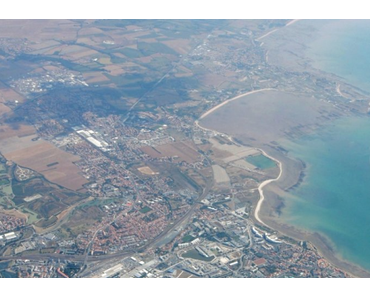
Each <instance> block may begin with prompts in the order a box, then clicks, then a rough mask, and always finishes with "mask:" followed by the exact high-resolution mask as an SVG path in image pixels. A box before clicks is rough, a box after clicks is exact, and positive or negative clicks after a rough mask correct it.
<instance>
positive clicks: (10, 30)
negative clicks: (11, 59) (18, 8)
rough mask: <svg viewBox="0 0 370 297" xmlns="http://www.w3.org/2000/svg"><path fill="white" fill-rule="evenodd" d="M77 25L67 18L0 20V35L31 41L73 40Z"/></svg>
mask: <svg viewBox="0 0 370 297" xmlns="http://www.w3.org/2000/svg"><path fill="white" fill-rule="evenodd" d="M79 27H80V26H79V25H78V24H77V23H75V22H73V21H68V20H1V21H0V37H2V38H24V37H25V36H27V38H28V39H30V40H33V41H42V40H53V39H55V38H57V39H59V40H75V38H76V36H77V30H78V29H79Z"/></svg>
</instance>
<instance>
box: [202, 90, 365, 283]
mask: <svg viewBox="0 0 370 297" xmlns="http://www.w3.org/2000/svg"><path fill="white" fill-rule="evenodd" d="M269 90H274V89H271V88H268V89H260V90H255V91H251V92H247V93H244V94H241V95H238V96H236V97H233V98H231V99H228V100H226V101H224V102H222V103H220V104H218V105H216V106H215V107H213V108H211V109H210V110H208V111H206V112H205V113H204V114H202V115H201V116H200V117H199V118H198V120H196V121H195V125H196V126H198V127H199V128H200V129H203V130H205V131H210V132H213V133H216V134H223V135H225V136H226V137H227V138H228V139H229V140H230V141H231V142H233V143H234V144H237V145H245V144H244V143H243V144H240V141H238V142H236V141H235V140H234V139H233V137H232V136H230V135H229V134H227V133H224V132H220V131H217V130H214V129H209V128H206V127H203V126H202V125H200V123H199V121H200V120H202V119H204V118H205V117H207V116H208V115H210V114H212V113H213V112H215V111H216V110H218V109H219V108H221V107H222V106H225V105H226V104H227V103H229V102H232V101H234V100H237V99H241V98H243V97H246V96H248V95H251V94H254V93H258V92H262V91H269ZM259 144H260V145H259V146H258V147H254V148H255V149H257V150H259V151H260V152H261V153H262V154H263V155H265V156H266V157H268V158H270V159H272V160H274V161H275V162H277V164H279V169H280V170H279V175H278V176H277V177H276V178H274V179H269V180H266V181H263V182H262V183H261V184H260V185H259V186H258V192H259V199H258V202H257V204H256V206H255V209H254V212H253V218H254V220H255V221H256V222H258V223H260V224H262V225H264V226H266V227H268V228H270V229H272V230H274V231H277V232H278V233H280V234H281V235H283V236H288V237H291V238H293V239H295V240H296V241H308V242H309V243H311V244H312V245H313V246H314V248H315V249H316V250H317V251H318V253H319V254H320V255H321V256H322V257H324V258H325V259H326V260H328V261H329V262H330V263H332V264H333V265H334V266H336V267H338V268H340V269H342V270H343V271H346V272H347V273H348V274H349V275H350V276H352V277H370V272H368V271H366V270H364V269H363V268H361V267H359V266H357V265H356V264H354V263H350V262H348V261H346V260H344V259H341V258H340V257H339V255H338V254H336V253H335V251H334V249H333V246H334V245H333V244H332V243H331V242H330V241H329V239H328V238H326V237H325V236H323V235H322V234H319V233H316V232H315V233H312V232H309V231H305V230H301V229H298V228H297V227H295V226H292V225H288V224H286V223H283V222H281V221H279V220H278V219H277V218H276V216H274V215H272V214H273V212H274V210H276V203H277V201H278V198H279V195H278V194H277V193H276V192H277V190H278V191H280V193H282V192H284V193H288V192H286V191H287V190H288V189H290V188H292V187H294V186H295V185H297V184H298V183H299V182H300V179H301V174H302V172H303V170H304V169H305V164H303V163H301V161H299V160H292V159H290V158H289V157H287V156H286V154H285V153H284V154H283V153H282V152H281V151H279V150H278V149H277V148H276V147H272V146H271V145H267V144H263V143H261V142H260V143H259ZM277 155H278V156H277ZM272 185H273V186H274V190H271V189H269V188H271V186H272ZM268 186H270V187H268ZM276 188H277V189H276ZM262 205H264V207H262Z"/></svg>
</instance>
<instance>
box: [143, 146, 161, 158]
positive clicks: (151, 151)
mask: <svg viewBox="0 0 370 297" xmlns="http://www.w3.org/2000/svg"><path fill="white" fill-rule="evenodd" d="M140 150H141V151H142V152H143V153H145V154H147V155H149V156H151V157H152V158H161V157H164V156H163V155H162V154H161V153H160V152H157V151H156V150H155V149H154V148H153V147H151V146H144V147H142V148H140Z"/></svg>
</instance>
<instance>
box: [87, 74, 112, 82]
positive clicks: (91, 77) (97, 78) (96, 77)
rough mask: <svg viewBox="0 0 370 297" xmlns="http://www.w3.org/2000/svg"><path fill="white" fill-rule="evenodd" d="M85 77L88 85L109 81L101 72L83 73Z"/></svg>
mask: <svg viewBox="0 0 370 297" xmlns="http://www.w3.org/2000/svg"><path fill="white" fill-rule="evenodd" d="M83 77H84V79H85V80H86V82H87V83H97V82H103V81H109V79H108V78H107V77H106V76H105V75H103V74H102V73H101V72H85V73H83Z"/></svg>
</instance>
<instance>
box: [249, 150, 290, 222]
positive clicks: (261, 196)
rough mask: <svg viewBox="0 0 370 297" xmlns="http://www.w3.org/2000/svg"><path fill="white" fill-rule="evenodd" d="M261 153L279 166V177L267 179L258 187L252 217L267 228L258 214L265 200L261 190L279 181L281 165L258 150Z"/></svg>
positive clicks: (281, 171) (281, 172) (281, 170)
mask: <svg viewBox="0 0 370 297" xmlns="http://www.w3.org/2000/svg"><path fill="white" fill-rule="evenodd" d="M259 150H260V151H261V153H262V154H263V155H264V156H265V157H267V158H270V159H271V160H274V161H275V162H276V163H277V164H278V165H279V175H278V177H277V178H273V179H269V180H265V181H264V182H262V183H261V184H260V185H259V186H258V193H259V195H260V198H259V200H258V203H257V205H256V208H255V210H254V217H255V218H256V220H257V221H258V222H260V223H261V224H263V225H265V226H267V225H266V224H265V223H264V222H263V221H262V219H261V218H260V216H259V212H260V209H261V206H262V203H263V201H264V199H265V196H264V194H263V188H264V187H265V186H266V185H268V184H269V183H271V182H274V181H278V180H279V179H280V177H281V176H282V174H283V164H282V163H281V162H280V161H279V160H278V159H276V158H274V157H272V156H270V155H269V154H267V153H266V152H265V151H263V150H262V149H259Z"/></svg>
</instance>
